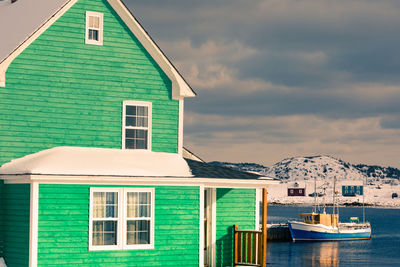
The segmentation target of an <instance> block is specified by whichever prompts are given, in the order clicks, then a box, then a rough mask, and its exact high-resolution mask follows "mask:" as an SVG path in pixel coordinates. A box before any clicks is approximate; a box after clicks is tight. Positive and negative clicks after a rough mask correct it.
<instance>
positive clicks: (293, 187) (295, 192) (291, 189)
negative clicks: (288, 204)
mask: <svg viewBox="0 0 400 267" xmlns="http://www.w3.org/2000/svg"><path fill="white" fill-rule="evenodd" d="M287 195H288V196H289V197H304V196H305V195H306V188H305V183H302V184H301V185H300V184H299V183H298V182H295V183H292V184H289V186H288V193H287Z"/></svg>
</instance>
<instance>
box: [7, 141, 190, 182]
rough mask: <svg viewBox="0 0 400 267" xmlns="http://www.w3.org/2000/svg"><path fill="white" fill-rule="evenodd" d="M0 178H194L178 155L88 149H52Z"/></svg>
mask: <svg viewBox="0 0 400 267" xmlns="http://www.w3.org/2000/svg"><path fill="white" fill-rule="evenodd" d="M1 174H3V175H15V174H47V175H89V176H93V175H96V176H97V175H99V176H136V177H138V176H139V177H144V176H150V177H154V176H157V177H160V176H162V177H192V176H193V175H192V173H191V171H190V168H189V166H188V164H187V163H186V161H185V160H184V159H183V158H182V156H180V155H179V154H173V153H161V152H151V151H146V150H130V149H129V150H128V149H126V150H125V149H110V148H87V147H55V148H51V149H47V150H43V151H40V152H37V153H34V154H31V155H27V156H25V157H22V158H18V159H15V160H12V161H10V162H8V163H6V164H4V165H2V166H1V167H0V175H1Z"/></svg>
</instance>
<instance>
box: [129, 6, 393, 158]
mask: <svg viewBox="0 0 400 267" xmlns="http://www.w3.org/2000/svg"><path fill="white" fill-rule="evenodd" d="M125 3H126V4H127V6H128V7H129V8H130V9H131V10H132V12H133V13H134V15H135V16H136V17H138V19H139V20H140V21H141V22H142V24H143V26H144V27H145V29H146V30H147V31H148V32H149V33H150V35H151V36H152V37H153V38H154V39H155V40H156V42H157V43H159V44H162V45H161V48H162V49H163V50H164V52H165V53H166V54H167V56H168V57H169V58H170V59H171V60H172V62H174V64H175V65H176V66H177V67H178V69H179V70H180V71H181V73H183V74H184V76H185V78H186V80H187V81H188V82H189V83H190V84H191V85H192V86H193V87H194V89H195V90H196V92H197V93H198V96H197V97H196V98H195V99H187V100H186V101H185V109H186V111H187V112H188V113H189V114H193V116H192V117H196V118H198V120H196V121H193V122H189V123H188V120H187V119H186V120H185V124H186V126H185V133H186V136H185V143H187V144H192V145H193V146H194V147H195V148H196V149H198V150H199V151H201V152H202V153H208V155H214V154H218V153H220V155H224V151H229V152H230V153H231V154H232V153H234V151H236V152H237V155H238V156H237V157H239V156H240V155H242V156H243V155H246V156H248V157H252V156H251V155H253V154H254V153H252V152H254V149H255V148H257V147H264V146H263V145H261V144H260V143H263V144H271V146H273V148H274V149H275V150H276V149H279V150H282V152H281V154H279V156H281V157H287V156H290V155H293V154H295V151H296V152H297V153H303V152H304V153H314V152H315V153H316V154H329V153H331V154H332V153H333V154H335V155H336V156H338V157H343V158H344V159H346V160H350V161H351V159H353V160H354V161H355V162H361V161H360V160H361V159H362V160H365V162H369V161H370V162H373V160H374V159H373V158H371V159H368V154H374V155H375V157H374V158H375V159H376V158H377V157H379V158H380V160H381V161H382V162H384V161H385V160H386V161H387V162H390V161H393V159H392V158H393V155H394V153H397V152H396V151H398V149H400V145H399V142H398V141H396V140H398V139H399V137H400V131H399V130H400V119H399V118H400V117H399V115H398V114H400V105H399V104H398V101H399V99H400V75H398V73H400V49H399V47H400V35H399V34H398V29H399V28H400V16H399V15H398V14H400V1H397V0H380V1H376V0H347V1H341V0H334V1H320V0H302V1H297V0H268V1H262V0H252V1H248V0H219V1H214V0H202V1H184V0H164V1H159V0H125ZM194 115H196V116H194ZM198 116H200V117H198ZM202 116H205V117H207V118H208V116H211V117H212V116H217V117H223V118H224V119H222V120H216V121H215V122H214V123H210V122H209V121H208V120H207V121H202V120H201V119H203V118H202ZM288 116H295V117H296V116H298V117H300V118H301V121H302V124H304V123H306V122H307V118H309V117H310V116H312V117H315V118H319V119H320V120H322V121H318V120H311V122H312V123H310V124H307V127H305V128H303V127H300V126H301V125H297V127H291V125H287V127H284V125H280V124H277V123H272V124H271V122H270V121H265V120H263V119H264V118H265V117H269V118H275V119H276V120H279V119H281V118H286V117H288ZM189 117H190V116H189ZM229 118H242V119H241V120H239V121H234V122H228V121H229ZM371 118H373V119H371ZM260 120H262V121H263V122H264V123H263V124H258V123H257V122H259V121H260ZM341 120H346V123H343V124H341V123H339V122H340V121H341ZM285 121H286V123H287V124H291V123H295V124H296V120H285ZM360 121H362V123H361V124H362V127H361V126H360V127H359V128H353V125H357V123H359V122H360ZM368 123H372V124H373V125H369V124H368ZM319 124H323V125H324V127H325V128H326V129H329V131H327V132H325V130H324V129H325V128H324V129H321V128H320V127H319ZM371 129H372V130H371ZM308 130H310V131H311V132H308ZM344 132H346V134H343V133H344ZM207 140H208V142H205V141H207ZM211 140H215V141H211ZM252 140H257V142H258V143H257V144H253V146H250V145H249V143H251V142H252ZM206 143H210V144H206ZM235 144H237V145H235ZM239 144H243V146H242V145H239ZM244 144H246V145H249V148H246V146H245V145H244ZM287 144H290V146H289V145H287ZM250 147H252V148H250ZM360 147H364V148H365V149H364V150H363V149H361V148H360ZM264 148H265V149H270V147H268V148H267V147H264ZM367 148H368V149H370V150H367ZM235 149H236V150H235ZM240 149H242V150H244V151H240V152H239V150H240ZM396 149H397V150H396ZM250 150H253V151H250ZM377 150H379V153H380V154H379V155H378V154H376V153H377ZM207 151H209V152H207ZM216 151H217V152H218V153H217V152H216ZM372 151H374V153H370V152H372ZM256 154H257V156H258V157H261V156H266V155H264V154H262V153H256ZM276 155H278V154H276ZM276 155H275V154H268V156H269V157H277V156H276ZM360 155H362V156H360ZM232 157H233V156H232ZM213 159H216V158H213ZM222 160H224V159H222ZM227 160H228V159H227ZM240 160H242V159H240ZM277 160H279V159H278V158H277V159H276V161H277ZM250 161H257V160H256V159H254V158H251V159H250ZM391 164H392V165H396V164H398V163H396V164H393V163H391Z"/></svg>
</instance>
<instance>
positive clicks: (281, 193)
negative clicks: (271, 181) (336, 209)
mask: <svg viewBox="0 0 400 267" xmlns="http://www.w3.org/2000/svg"><path fill="white" fill-rule="evenodd" d="M323 184H324V183H323V182H322V181H319V182H317V187H319V189H317V192H320V193H322V192H323V189H321V187H323V186H321V185H323ZM300 186H301V187H303V186H304V184H303V185H301V184H300ZM288 187H291V188H292V187H293V183H281V184H277V185H270V186H269V187H268V202H269V203H277V204H285V205H290V204H294V205H297V204H310V205H312V204H313V203H314V197H309V196H308V194H311V193H313V192H314V183H313V182H311V181H310V182H306V183H305V190H306V196H304V197H292V196H288V192H287V190H288V189H287V188H288ZM341 191H342V189H341V186H340V185H339V186H337V187H336V192H337V198H336V200H337V203H338V204H339V205H345V204H346V203H347V204H351V203H354V202H357V203H362V202H363V196H359V195H357V196H354V197H344V196H342V195H341V193H342V192H341ZM364 193H365V195H364V201H365V204H367V205H371V206H379V207H398V208H400V198H399V197H398V198H392V193H397V194H398V195H399V196H400V185H390V184H383V183H382V184H375V185H368V186H366V187H365V189H364ZM324 201H325V203H332V201H333V186H330V187H329V186H328V187H327V188H326V190H325V197H318V198H317V202H318V203H323V202H324Z"/></svg>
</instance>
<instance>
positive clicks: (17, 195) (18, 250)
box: [3, 184, 30, 267]
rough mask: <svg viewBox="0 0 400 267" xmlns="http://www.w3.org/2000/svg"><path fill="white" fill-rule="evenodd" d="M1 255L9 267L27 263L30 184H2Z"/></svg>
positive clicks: (26, 264) (17, 266)
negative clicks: (2, 245) (2, 244)
mask: <svg viewBox="0 0 400 267" xmlns="http://www.w3.org/2000/svg"><path fill="white" fill-rule="evenodd" d="M3 187H4V188H3V203H4V208H3V212H4V215H5V216H4V217H5V218H7V220H4V221H3V231H4V233H3V238H4V244H6V246H4V251H3V256H4V259H5V261H6V264H7V266H9V267H19V266H21V267H22V266H28V265H29V219H30V218H29V215H30V212H29V209H30V185H29V184H5V185H4V186H3Z"/></svg>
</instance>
